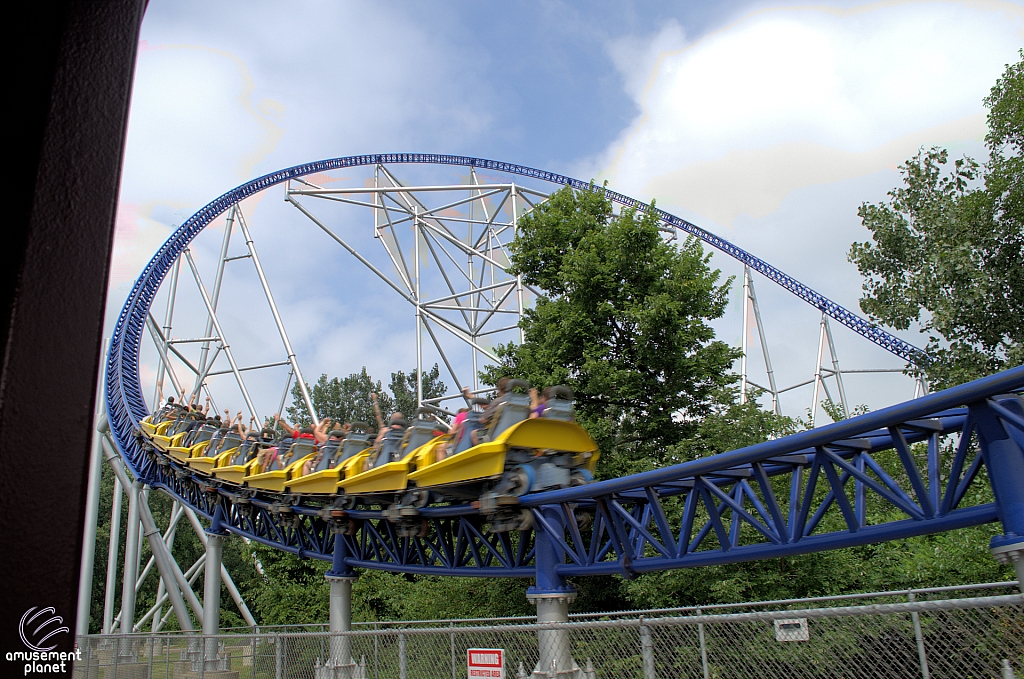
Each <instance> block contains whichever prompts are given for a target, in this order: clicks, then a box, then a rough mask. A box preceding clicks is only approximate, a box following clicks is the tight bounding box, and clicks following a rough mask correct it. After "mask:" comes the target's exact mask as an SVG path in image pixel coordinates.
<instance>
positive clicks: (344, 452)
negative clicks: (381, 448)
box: [285, 422, 372, 495]
mask: <svg viewBox="0 0 1024 679" xmlns="http://www.w3.org/2000/svg"><path fill="white" fill-rule="evenodd" d="M371 445H372V444H371V443H370V434H369V427H368V426H367V425H366V424H364V423H362V422H356V423H354V424H353V425H352V430H351V431H350V432H349V434H348V436H345V435H344V434H342V432H341V430H337V429H336V430H334V431H332V432H331V433H330V434H329V435H328V437H327V441H326V442H325V443H324V444H323V445H321V446H320V452H319V454H318V455H317V458H316V459H315V464H314V465H313V468H312V470H311V471H310V473H309V474H305V475H299V476H293V477H292V478H291V479H289V480H288V481H287V482H286V483H285V489H286V490H288V491H289V492H292V493H302V494H304V495H334V494H335V493H336V492H337V490H338V479H340V478H341V476H342V473H343V470H344V467H345V462H346V461H348V460H350V459H352V458H353V457H354V456H356V455H359V454H360V453H362V452H363V451H365V450H366V449H367V448H369V447H370V446H371Z"/></svg>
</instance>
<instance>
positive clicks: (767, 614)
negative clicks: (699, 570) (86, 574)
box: [74, 583, 1024, 679]
mask: <svg viewBox="0 0 1024 679" xmlns="http://www.w3.org/2000/svg"><path fill="white" fill-rule="evenodd" d="M1000 584H1003V583H1000ZM950 589H952V588H950ZM942 591H943V590H941V589H939V590H932V591H920V592H917V593H916V594H917V596H914V595H913V594H912V595H910V596H907V593H906V592H904V593H902V596H903V599H904V600H903V601H898V602H893V601H892V600H891V598H892V595H893V594H894V593H876V594H870V595H855V597H860V598H863V599H866V601H862V602H858V604H857V605H853V606H834V605H832V606H828V605H826V604H829V603H832V604H835V603H836V599H837V597H832V598H820V599H814V600H802V601H787V602H765V603H761V604H744V605H732V604H730V605H726V606H710V607H701V608H693V609H674V610H663V611H643V612H638V611H631V612H625V613H609V614H605V615H603V616H589V617H587V618H586V619H581V620H576V621H572V622H569V623H562V624H545V625H538V624H535V623H530V622H529V621H525V622H524V621H521V620H520V619H501V620H492V621H489V622H491V623H492V624H487V625H481V624H479V622H477V624H473V621H447V622H445V623H442V622H441V621H426V622H427V623H428V624H420V625H415V626H414V625H412V624H410V623H408V622H406V623H401V624H380V623H378V624H370V625H361V626H354V629H353V631H352V632H349V633H344V634H333V635H332V634H330V633H328V632H324V631H314V632H295V631H280V630H278V631H269V632H268V631H267V630H266V629H260V630H259V633H252V632H251V631H247V632H246V633H234V634H223V635H219V636H217V637H216V642H217V649H218V652H217V657H216V659H213V658H212V654H211V657H210V659H208V660H204V657H203V648H204V644H205V643H206V642H207V641H210V640H211V638H207V637H202V636H200V635H182V634H156V635H131V636H114V635H107V636H102V635H94V636H88V637H79V639H78V643H79V648H80V649H81V651H82V656H81V658H82V659H81V661H80V662H77V663H76V664H75V668H74V676H75V679H161V678H162V679H178V678H183V679H184V678H187V679H194V678H200V679H203V678H208V679H215V678H217V679H343V678H344V679H361V678H362V679H461V678H465V677H467V668H466V652H467V649H470V648H498V649H504V662H505V672H506V676H507V677H509V679H511V678H512V677H521V676H530V677H535V678H538V679H539V678H540V677H564V678H570V677H571V678H572V679H597V678H600V679H619V678H622V679H633V678H635V679H655V678H658V679H669V678H671V679H689V678H693V679H769V678H771V679H776V678H778V679H804V678H810V677H815V678H817V677H829V678H832V677H834V678H836V679H839V678H842V679H875V678H883V677H884V678H887V679H888V678H890V677H908V678H913V677H922V678H923V679H989V678H995V679H1005V677H1009V676H1014V675H1013V674H1012V672H1013V671H1014V670H1016V672H1018V673H1020V672H1022V670H1024V596H1021V595H1020V594H1008V593H1006V590H1003V591H1002V592H999V593H996V594H992V595H986V596H968V597H964V598H959V599H949V598H938V597H936V596H935V594H937V593H941V592H942ZM962 593H970V594H988V592H985V591H981V592H962ZM929 595H931V596H929ZM847 598H849V597H847ZM839 599H842V598H839ZM887 599H888V600H887ZM879 601H880V602H879ZM800 604H802V605H800ZM741 606H745V607H746V608H747V609H755V610H743V611H741V612H732V611H731V610H729V609H734V608H738V607H741ZM723 609H724V610H723ZM493 623H498V624H493ZM552 631H554V632H557V634H556V636H560V638H561V639H564V640H566V641H567V643H568V648H569V650H570V651H571V654H572V658H573V660H574V661H575V663H576V664H577V665H578V668H579V670H578V671H576V670H575V668H572V667H555V668H536V669H537V670H538V671H539V673H537V674H531V673H532V672H533V670H534V669H535V666H536V665H537V663H538V658H539V657H540V652H539V649H538V632H542V633H548V634H547V637H546V638H548V639H550V638H551V632H552ZM211 649H212V645H211ZM549 655H550V654H549Z"/></svg>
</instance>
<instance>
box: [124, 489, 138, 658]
mask: <svg viewBox="0 0 1024 679" xmlns="http://www.w3.org/2000/svg"><path fill="white" fill-rule="evenodd" d="M141 490H142V481H133V482H132V488H131V492H130V493H129V494H128V526H127V533H126V535H125V538H124V575H123V578H122V582H121V634H125V635H127V634H131V633H132V626H133V625H134V623H135V580H136V579H137V578H138V577H139V535H140V533H139V492H140V491H141ZM130 649H131V646H130V641H128V639H127V638H125V640H124V641H123V642H122V644H121V650H120V651H119V654H120V655H121V656H127V655H130V654H131V650H130Z"/></svg>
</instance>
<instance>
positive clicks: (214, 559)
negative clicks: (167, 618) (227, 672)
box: [203, 533, 224, 669]
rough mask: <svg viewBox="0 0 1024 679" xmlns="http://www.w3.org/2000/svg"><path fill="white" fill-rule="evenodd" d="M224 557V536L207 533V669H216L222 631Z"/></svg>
mask: <svg viewBox="0 0 1024 679" xmlns="http://www.w3.org/2000/svg"><path fill="white" fill-rule="evenodd" d="M223 557H224V536H223V535H219V534H215V533H207V534H206V574H205V577H204V582H203V637H204V638H205V639H206V643H205V650H204V652H203V657H204V659H205V661H206V667H207V669H215V667H214V664H215V663H216V662H217V637H216V635H217V634H219V633H220V568H221V564H222V563H223Z"/></svg>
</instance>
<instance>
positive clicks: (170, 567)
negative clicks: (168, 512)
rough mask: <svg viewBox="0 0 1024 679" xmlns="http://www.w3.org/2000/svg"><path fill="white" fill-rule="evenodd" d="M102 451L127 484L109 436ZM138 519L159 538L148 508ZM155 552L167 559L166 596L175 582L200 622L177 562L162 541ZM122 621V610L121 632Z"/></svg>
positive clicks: (164, 574) (164, 571) (196, 605)
mask: <svg viewBox="0 0 1024 679" xmlns="http://www.w3.org/2000/svg"><path fill="white" fill-rule="evenodd" d="M103 451H104V454H105V455H106V458H107V463H108V464H109V465H110V467H111V469H113V470H114V474H115V475H116V476H117V480H118V481H119V482H121V484H122V485H125V484H127V483H128V473H127V472H126V471H125V470H124V466H123V465H122V463H121V458H120V457H118V455H117V453H116V452H115V451H114V444H113V443H112V442H111V440H110V438H109V434H106V435H104V437H103ZM137 500H138V495H136V506H137V507H138V506H139V503H138V501H137ZM138 518H139V520H140V521H142V522H144V523H145V524H146V530H147V531H149V530H153V531H155V532H156V536H157V537H159V531H158V530H157V528H156V521H155V520H154V519H153V514H152V512H150V511H149V506H141V507H140V509H139V515H138ZM151 545H152V543H151ZM157 552H159V553H161V554H162V555H166V556H167V558H166V559H164V560H163V568H161V570H160V575H161V576H162V577H163V578H164V583H165V584H166V585H168V587H167V591H168V594H170V592H171V591H173V590H174V588H173V587H170V586H169V585H170V583H172V582H176V583H177V584H178V588H179V589H180V591H181V593H182V594H183V595H184V596H185V598H186V599H187V600H188V603H189V605H190V606H191V607H192V610H193V612H194V613H195V615H196V617H197V618H199V619H200V620H201V619H202V617H203V608H202V606H201V605H200V603H199V599H197V598H196V595H195V593H194V592H193V591H192V587H190V586H189V584H188V580H186V579H185V576H184V574H182V572H181V569H180V568H179V567H178V564H177V562H175V561H174V558H173V557H172V556H171V555H170V552H169V551H167V545H165V544H164V541H163V540H162V539H160V540H159V543H158V546H157V549H156V551H155V552H154V554H156V553H157ZM160 565H161V561H157V567H158V568H160ZM125 581H126V582H127V581H128V580H127V574H126V578H125ZM131 590H132V594H133V595H134V593H135V577H134V574H133V577H132V580H131ZM132 617H134V612H133V614H132V616H131V617H129V618H128V619H129V620H130V619H131V618H132ZM186 620H187V616H186ZM124 621H125V616H124V615H123V610H122V616H121V627H122V630H123V629H124V625H125V622H124ZM180 622H181V621H180V620H179V623H180ZM130 624H131V622H129V625H130ZM186 624H188V625H191V623H190V622H187V623H186ZM182 628H183V629H184V628H185V627H184V625H183V626H182ZM189 629H191V627H189ZM128 632H131V627H129V628H128ZM128 632H122V633H123V634H127V633H128Z"/></svg>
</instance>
